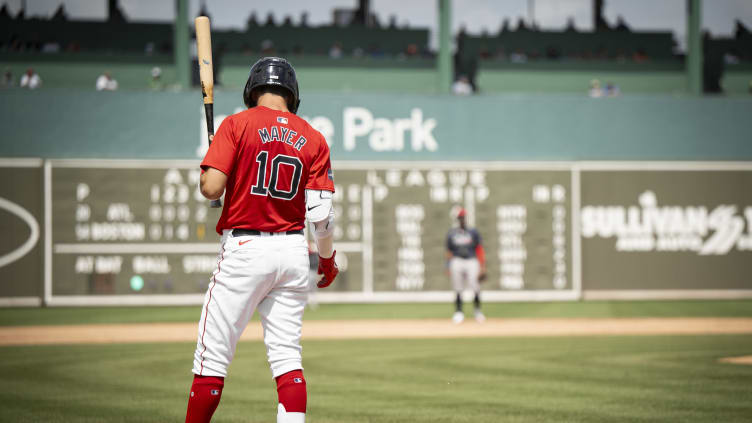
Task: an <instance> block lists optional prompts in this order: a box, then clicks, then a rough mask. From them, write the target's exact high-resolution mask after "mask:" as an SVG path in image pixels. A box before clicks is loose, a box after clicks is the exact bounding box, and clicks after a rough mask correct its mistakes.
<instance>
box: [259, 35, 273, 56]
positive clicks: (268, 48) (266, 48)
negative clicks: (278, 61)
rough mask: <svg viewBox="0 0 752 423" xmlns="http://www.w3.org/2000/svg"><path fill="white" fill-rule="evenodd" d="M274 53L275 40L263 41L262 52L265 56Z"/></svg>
mask: <svg viewBox="0 0 752 423" xmlns="http://www.w3.org/2000/svg"><path fill="white" fill-rule="evenodd" d="M274 53H275V51H274V41H272V40H270V39H266V40H264V41H262V42H261V54H263V55H264V56H273V55H274Z"/></svg>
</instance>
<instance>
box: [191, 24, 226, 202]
mask: <svg viewBox="0 0 752 423" xmlns="http://www.w3.org/2000/svg"><path fill="white" fill-rule="evenodd" d="M195 24H196V47H197V50H198V71H199V75H200V80H201V95H202V96H203V97H204V112H206V130H207V132H208V133H209V145H211V142H212V139H213V138H214V66H213V62H212V45H211V24H210V22H209V18H208V17H206V16H199V17H197V18H196V21H195ZM211 206H212V207H214V208H218V207H222V200H219V199H217V200H212V202H211Z"/></svg>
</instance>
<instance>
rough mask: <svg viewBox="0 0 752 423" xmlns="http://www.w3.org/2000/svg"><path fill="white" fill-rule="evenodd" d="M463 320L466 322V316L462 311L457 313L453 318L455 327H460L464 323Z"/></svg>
mask: <svg viewBox="0 0 752 423" xmlns="http://www.w3.org/2000/svg"><path fill="white" fill-rule="evenodd" d="M463 320H465V314H464V313H463V312H461V311H455V312H454V315H453V316H452V322H453V323H454V324H455V325H458V324H460V323H462V321H463Z"/></svg>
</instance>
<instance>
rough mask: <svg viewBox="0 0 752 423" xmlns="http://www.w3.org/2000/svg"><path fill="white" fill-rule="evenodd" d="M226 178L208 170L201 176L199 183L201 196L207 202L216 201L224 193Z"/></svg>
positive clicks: (211, 169) (220, 173)
mask: <svg viewBox="0 0 752 423" xmlns="http://www.w3.org/2000/svg"><path fill="white" fill-rule="evenodd" d="M226 183H227V176H225V174H224V173H222V172H220V171H219V170H217V169H213V168H208V169H206V171H205V172H204V173H202V174H201V183H200V184H199V188H200V190H201V195H203V196H204V197H206V198H207V199H209V200H216V199H218V198H219V197H221V196H222V193H223V192H224V191H225V184H226Z"/></svg>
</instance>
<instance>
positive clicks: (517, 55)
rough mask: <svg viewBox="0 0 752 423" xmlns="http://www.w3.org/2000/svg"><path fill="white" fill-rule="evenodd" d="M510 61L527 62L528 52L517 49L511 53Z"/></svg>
mask: <svg viewBox="0 0 752 423" xmlns="http://www.w3.org/2000/svg"><path fill="white" fill-rule="evenodd" d="M509 61H510V62H512V63H525V62H527V54H525V52H524V51H522V50H520V49H517V50H515V51H514V53H512V54H510V55H509Z"/></svg>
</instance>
